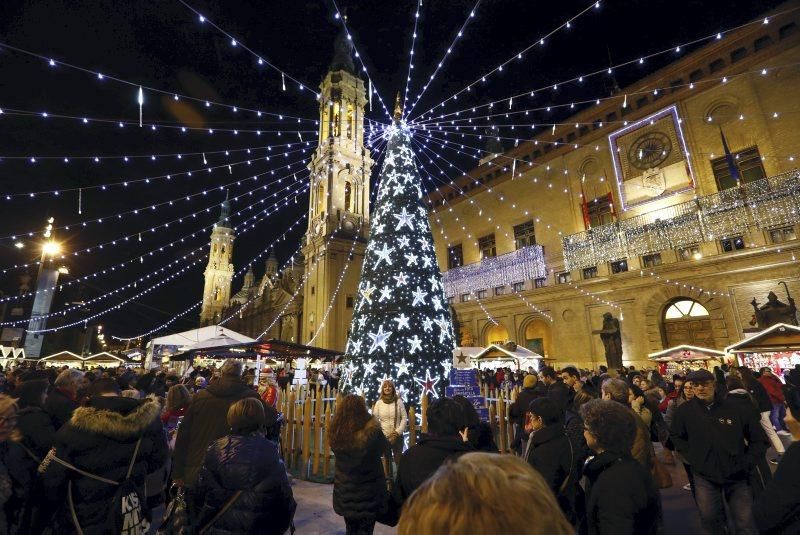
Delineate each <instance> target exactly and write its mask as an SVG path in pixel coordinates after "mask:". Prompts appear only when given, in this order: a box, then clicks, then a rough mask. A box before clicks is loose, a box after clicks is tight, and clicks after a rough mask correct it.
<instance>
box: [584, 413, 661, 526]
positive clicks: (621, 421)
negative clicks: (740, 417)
mask: <svg viewBox="0 0 800 535" xmlns="http://www.w3.org/2000/svg"><path fill="white" fill-rule="evenodd" d="M581 416H582V417H583V421H584V424H585V426H586V429H585V431H584V435H585V436H586V443H587V444H588V445H589V448H591V449H592V451H594V453H595V456H594V457H590V458H589V460H588V461H587V462H586V466H585V467H584V469H583V474H584V475H585V476H586V479H587V481H588V484H587V486H586V528H587V529H586V531H587V532H588V533H589V535H634V534H635V535H651V534H655V533H657V531H658V516H659V513H658V509H659V506H658V494H657V493H656V489H655V486H654V485H653V481H652V479H651V478H650V474H649V472H648V471H647V470H645V469H644V467H642V465H641V464H640V463H639V462H637V461H636V460H635V459H634V458H633V457H631V454H630V451H631V448H632V447H633V441H634V439H635V438H636V429H637V423H636V420H635V418H636V416H635V415H634V414H631V412H630V411H629V410H627V409H626V408H625V407H624V406H622V405H621V404H619V403H617V402H614V401H611V400H602V399H595V400H592V401H589V402H588V403H586V404H585V405H583V406H582V407H581Z"/></svg>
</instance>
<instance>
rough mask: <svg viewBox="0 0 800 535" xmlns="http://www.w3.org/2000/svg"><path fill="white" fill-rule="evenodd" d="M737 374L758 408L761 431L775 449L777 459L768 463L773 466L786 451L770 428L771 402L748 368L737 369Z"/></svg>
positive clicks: (762, 386) (772, 428)
mask: <svg viewBox="0 0 800 535" xmlns="http://www.w3.org/2000/svg"><path fill="white" fill-rule="evenodd" d="M739 373H740V374H741V376H742V383H744V387H745V388H746V389H747V391H748V392H749V393H750V395H751V396H752V397H753V399H754V400H755V402H756V406H757V407H758V413H759V416H760V418H761V420H760V422H761V429H763V430H764V433H765V434H766V435H767V439H769V442H770V444H772V447H773V448H775V453H776V454H777V457H775V458H774V459H771V460H770V462H771V463H773V464H778V462H779V461H780V459H781V456H782V455H783V453H784V452H785V451H786V448H785V447H784V445H783V441H782V440H781V437H779V436H778V433H777V432H775V428H774V427H772V421H771V420H770V414H771V413H772V402H771V401H770V399H769V394H768V393H767V390H766V388H764V385H762V384H761V382H760V381H759V380H758V379H756V378H755V376H754V375H753V372H752V371H751V370H750V368H747V367H742V368H739Z"/></svg>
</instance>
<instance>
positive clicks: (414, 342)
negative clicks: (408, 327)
mask: <svg viewBox="0 0 800 535" xmlns="http://www.w3.org/2000/svg"><path fill="white" fill-rule="evenodd" d="M408 345H409V349H408V352H409V353H416V352H417V351H419V350H420V349H422V340H420V337H419V336H417V335H416V334H415V335H414V337H413V338H409V339H408Z"/></svg>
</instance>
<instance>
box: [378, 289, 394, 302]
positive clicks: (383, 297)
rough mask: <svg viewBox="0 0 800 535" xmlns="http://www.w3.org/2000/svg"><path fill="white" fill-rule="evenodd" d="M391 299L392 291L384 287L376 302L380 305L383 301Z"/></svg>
mask: <svg viewBox="0 0 800 535" xmlns="http://www.w3.org/2000/svg"><path fill="white" fill-rule="evenodd" d="M391 297H392V291H391V290H390V289H389V287H388V286H384V287H383V288H381V296H380V297H379V298H378V302H380V303H382V302H384V301H388V300H389V299H391Z"/></svg>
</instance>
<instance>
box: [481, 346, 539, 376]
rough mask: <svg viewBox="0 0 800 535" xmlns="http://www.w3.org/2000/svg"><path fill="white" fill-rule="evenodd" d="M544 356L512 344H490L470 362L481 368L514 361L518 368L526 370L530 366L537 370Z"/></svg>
mask: <svg viewBox="0 0 800 535" xmlns="http://www.w3.org/2000/svg"><path fill="white" fill-rule="evenodd" d="M543 360H544V357H543V356H542V355H540V354H539V353H536V352H535V351H531V350H530V349H527V348H525V347H522V346H519V345H516V344H513V345H509V344H503V345H499V344H490V345H489V346H488V347H486V348H485V349H484V350H483V351H481V352H480V353H478V354H477V355H475V356H474V357H472V363H473V364H475V365H477V366H478V368H481V365H483V366H487V365H488V367H490V368H497V367H498V366H503V365H508V363H514V364H515V365H516V368H517V369H518V370H527V369H528V368H529V367H532V368H533V369H534V370H536V371H539V368H540V367H541V366H542V361H543Z"/></svg>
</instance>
